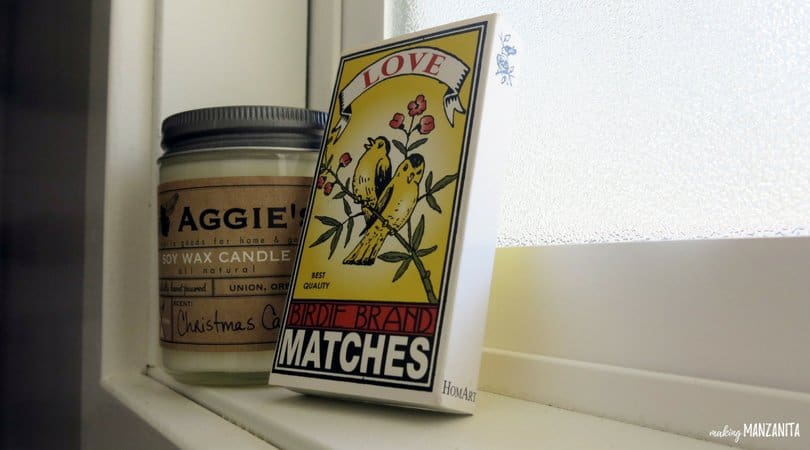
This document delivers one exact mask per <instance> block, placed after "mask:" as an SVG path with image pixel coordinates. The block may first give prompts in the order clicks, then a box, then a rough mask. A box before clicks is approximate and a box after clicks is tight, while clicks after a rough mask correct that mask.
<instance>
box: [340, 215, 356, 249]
mask: <svg viewBox="0 0 810 450" xmlns="http://www.w3.org/2000/svg"><path fill="white" fill-rule="evenodd" d="M353 229H354V217H349V223H348V224H347V227H346V243H345V244H343V248H346V246H347V245H349V240H351V238H352V230H353Z"/></svg>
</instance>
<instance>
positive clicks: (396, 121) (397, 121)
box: [388, 113, 405, 129]
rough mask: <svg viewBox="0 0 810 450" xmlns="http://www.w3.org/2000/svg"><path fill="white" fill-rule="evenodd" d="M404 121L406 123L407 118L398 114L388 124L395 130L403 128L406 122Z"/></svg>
mask: <svg viewBox="0 0 810 450" xmlns="http://www.w3.org/2000/svg"><path fill="white" fill-rule="evenodd" d="M404 121H405V116H403V115H402V114H400V113H396V114H394V118H393V119H391V121H390V122H388V126H390V127H391V128H394V129H397V128H403V127H402V122H404Z"/></svg>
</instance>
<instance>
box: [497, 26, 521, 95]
mask: <svg viewBox="0 0 810 450" xmlns="http://www.w3.org/2000/svg"><path fill="white" fill-rule="evenodd" d="M498 38H500V40H501V51H500V53H498V55H497V57H496V58H497V62H498V70H497V71H496V72H495V75H498V76H500V77H501V84H505V85H508V86H512V79H513V78H515V66H514V65H512V64H510V63H509V57H510V56H514V55H516V54H517V48H515V47H514V46H513V45H511V44H510V43H509V41H510V40H511V39H512V35H511V34H506V35H503V34H501V35H498Z"/></svg>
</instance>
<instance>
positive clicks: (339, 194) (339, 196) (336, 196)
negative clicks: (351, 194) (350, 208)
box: [332, 191, 346, 200]
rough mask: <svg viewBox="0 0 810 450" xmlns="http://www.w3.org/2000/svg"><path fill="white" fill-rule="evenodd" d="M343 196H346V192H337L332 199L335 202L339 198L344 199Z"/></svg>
mask: <svg viewBox="0 0 810 450" xmlns="http://www.w3.org/2000/svg"><path fill="white" fill-rule="evenodd" d="M345 196H346V191H340V192H338V193H337V194H335V196H334V197H332V198H334V199H335V200H337V199H339V198H343V197H345Z"/></svg>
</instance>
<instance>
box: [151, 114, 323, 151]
mask: <svg viewBox="0 0 810 450" xmlns="http://www.w3.org/2000/svg"><path fill="white" fill-rule="evenodd" d="M325 126H326V113H324V112H321V111H312V110H308V109H303V108H292V107H286V106H258V105H256V106H252V105H243V106H218V107H213V108H201V109H193V110H190V111H184V112H181V113H177V114H173V115H171V116H169V117H167V118H166V119H165V120H164V121H163V126H162V127H161V129H162V133H163V139H162V140H161V142H160V146H161V147H163V148H164V149H165V150H166V153H164V155H163V157H167V156H170V155H174V154H177V153H182V152H190V151H195V152H196V151H203V150H209V149H217V148H224V147H276V148H278V147H282V148H287V149H293V150H295V149H300V150H317V149H318V148H319V147H320V145H321V137H322V136H323V130H324V127H325Z"/></svg>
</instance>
